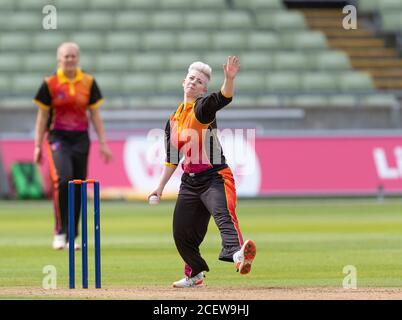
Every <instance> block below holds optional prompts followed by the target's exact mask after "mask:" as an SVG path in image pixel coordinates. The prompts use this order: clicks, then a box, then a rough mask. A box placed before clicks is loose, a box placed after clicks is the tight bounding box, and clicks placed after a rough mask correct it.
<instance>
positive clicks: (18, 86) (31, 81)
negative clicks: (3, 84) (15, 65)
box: [11, 73, 44, 97]
mask: <svg viewBox="0 0 402 320" xmlns="http://www.w3.org/2000/svg"><path fill="white" fill-rule="evenodd" d="M43 79H44V75H43V74H42V73H17V74H15V75H13V76H12V77H11V92H12V93H13V94H26V95H29V96H31V97H34V96H35V93H36V92H37V90H38V89H39V87H40V85H41V83H42V82H43Z"/></svg>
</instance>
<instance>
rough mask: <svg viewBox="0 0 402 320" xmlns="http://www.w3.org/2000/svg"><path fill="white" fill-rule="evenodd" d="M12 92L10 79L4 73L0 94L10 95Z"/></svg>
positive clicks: (0, 79) (0, 77) (0, 74)
mask: <svg viewBox="0 0 402 320" xmlns="http://www.w3.org/2000/svg"><path fill="white" fill-rule="evenodd" d="M10 91H11V81H10V77H9V76H7V75H5V74H3V73H0V94H1V95H6V94H10Z"/></svg>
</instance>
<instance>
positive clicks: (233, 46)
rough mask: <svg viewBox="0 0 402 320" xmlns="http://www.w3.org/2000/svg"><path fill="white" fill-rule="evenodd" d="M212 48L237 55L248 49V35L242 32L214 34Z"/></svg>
mask: <svg viewBox="0 0 402 320" xmlns="http://www.w3.org/2000/svg"><path fill="white" fill-rule="evenodd" d="M211 39H212V48H213V49H215V50H225V49H226V50H230V52H231V53H233V54H235V53H237V52H239V51H240V50H244V49H246V48H247V43H246V40H247V38H246V35H245V34H244V33H241V32H233V31H223V32H218V33H215V34H212V36H211Z"/></svg>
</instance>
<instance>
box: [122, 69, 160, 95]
mask: <svg viewBox="0 0 402 320" xmlns="http://www.w3.org/2000/svg"><path fill="white" fill-rule="evenodd" d="M159 82H160V79H159V78H158V79H156V77H155V75H154V74H151V73H148V72H146V73H133V74H128V75H124V76H123V77H122V82H121V83H120V86H121V88H122V92H124V93H142V94H156V90H155V88H156V84H157V83H159Z"/></svg>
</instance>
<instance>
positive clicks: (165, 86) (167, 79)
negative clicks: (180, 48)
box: [157, 70, 187, 94]
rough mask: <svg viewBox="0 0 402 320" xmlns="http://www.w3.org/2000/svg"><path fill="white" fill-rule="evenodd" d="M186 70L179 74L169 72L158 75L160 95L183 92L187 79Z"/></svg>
mask: <svg viewBox="0 0 402 320" xmlns="http://www.w3.org/2000/svg"><path fill="white" fill-rule="evenodd" d="M186 74H187V72H186V70H183V71H181V72H180V71H178V72H167V73H161V74H159V75H158V81H157V82H158V83H157V91H158V92H160V93H177V94H180V93H182V92H183V87H182V83H183V80H184V78H185V77H186Z"/></svg>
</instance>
